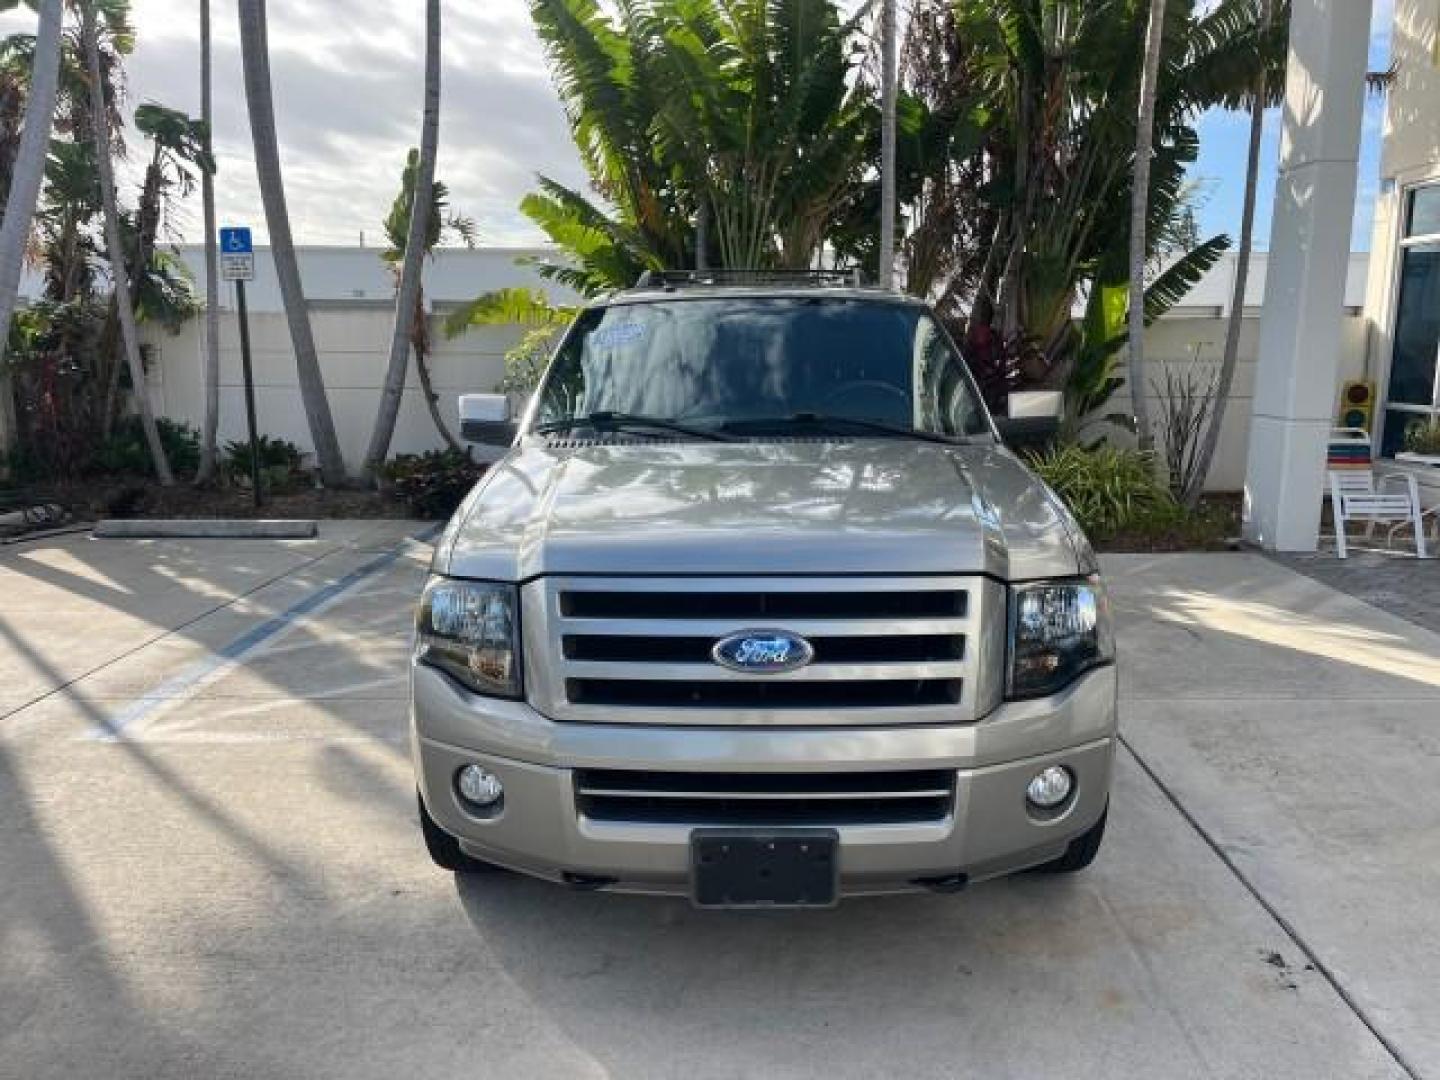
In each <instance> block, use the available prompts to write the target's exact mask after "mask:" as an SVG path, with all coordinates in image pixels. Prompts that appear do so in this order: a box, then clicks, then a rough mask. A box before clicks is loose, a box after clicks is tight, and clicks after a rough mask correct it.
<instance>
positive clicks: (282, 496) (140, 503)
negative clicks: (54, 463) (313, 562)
mask: <svg viewBox="0 0 1440 1080" xmlns="http://www.w3.org/2000/svg"><path fill="white" fill-rule="evenodd" d="M26 501H32V502H35V503H57V504H59V505H60V506H63V507H65V508H66V509H67V510H68V511H69V512H70V514H71V515H72V517H73V519H74V520H77V521H95V520H99V519H100V518H107V517H125V518H407V517H410V516H412V515H411V512H410V510H409V508H408V507H407V506H406V504H405V503H403V502H401V501H400V500H398V499H396V498H394V497H393V496H392V495H389V494H386V493H381V492H377V491H373V490H364V489H359V488H356V489H341V490H336V491H332V490H328V489H321V488H313V487H308V488H307V487H298V486H297V487H296V488H294V489H291V490H286V491H279V492H273V493H270V494H267V495H266V496H265V498H264V500H263V502H262V504H261V505H260V506H259V507H256V506H255V504H254V501H253V500H252V499H251V496H250V492H249V491H245V490H242V489H240V488H236V487H217V488H197V487H195V486H194V485H193V484H191V483H189V482H187V481H183V480H179V481H176V483H175V485H174V486H173V487H169V488H163V487H161V486H160V485H159V484H157V483H155V482H154V481H153V480H147V479H139V478H136V479H104V480H86V481H65V482H55V483H48V484H44V485H37V486H35V487H33V488H21V489H18V490H15V491H11V492H8V493H7V498H6V502H7V503H10V504H11V505H16V504H19V503H22V502H26Z"/></svg>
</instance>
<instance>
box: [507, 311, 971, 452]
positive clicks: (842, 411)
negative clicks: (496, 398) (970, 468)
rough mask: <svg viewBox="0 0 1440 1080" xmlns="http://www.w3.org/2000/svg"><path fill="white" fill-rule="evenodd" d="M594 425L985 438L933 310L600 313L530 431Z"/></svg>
mask: <svg viewBox="0 0 1440 1080" xmlns="http://www.w3.org/2000/svg"><path fill="white" fill-rule="evenodd" d="M595 414H600V415H601V416H605V415H606V414H613V415H615V416H626V417H645V418H652V419H663V420H666V421H670V422H674V423H683V424H686V425H688V426H690V427H691V428H697V429H715V430H723V429H727V428H731V429H734V430H737V431H743V432H744V433H745V434H762V433H763V431H762V429H764V428H766V427H767V426H768V425H769V424H770V423H772V422H773V423H774V424H775V426H776V427H777V428H783V427H784V426H785V425H786V424H793V423H805V424H809V425H815V424H822V425H824V424H827V423H833V424H835V425H836V428H837V430H838V429H839V428H840V427H846V433H847V434H852V435H865V434H876V433H879V432H880V429H881V428H883V427H893V428H897V429H900V430H899V431H898V432H895V433H894V434H904V433H906V432H909V431H920V432H928V433H931V434H933V435H946V436H958V437H963V436H969V435H988V434H989V433H990V423H989V420H988V418H987V416H986V414H985V410H984V407H983V406H982V405H981V404H980V400H979V397H978V395H977V394H976V393H975V388H974V385H973V384H972V382H971V380H970V376H969V373H968V372H967V371H966V369H965V363H964V361H963V360H962V359H961V357H960V355H959V353H958V352H957V351H956V350H955V348H954V346H953V345H952V344H951V343H950V339H949V337H948V336H947V335H946V334H945V333H944V331H943V330H942V329H941V328H940V325H939V324H938V323H937V322H936V321H935V319H934V318H933V317H932V316H931V315H930V314H929V313H928V312H927V311H926V310H925V309H924V308H922V307H920V306H918V305H911V304H896V303H889V302H876V301H866V300H845V299H836V298H810V297H801V298H755V299H752V298H734V297H731V298H726V299H705V300H665V301H657V302H654V303H644V304H617V305H615V306H611V307H602V308H592V309H590V310H588V311H586V312H584V313H583V314H582V315H581V316H580V318H579V320H578V321H577V322H576V324H575V326H574V328H573V329H572V330H571V331H570V333H569V334H568V335H566V338H565V341H564V343H563V344H562V345H561V347H560V350H559V352H558V353H557V354H556V357H555V362H554V363H553V364H552V365H551V367H550V370H549V372H548V373H547V375H546V377H545V380H544V382H543V383H542V385H541V387H540V390H539V394H538V403H537V406H536V414H535V417H534V422H533V426H534V427H537V428H542V429H543V428H544V427H545V426H546V425H556V426H566V425H568V424H572V423H573V422H574V421H576V420H578V419H582V418H584V417H586V416H592V415H595ZM846 420H849V421H854V422H857V423H855V424H852V425H849V426H847V425H845V423H844V422H845V421H846ZM860 421H866V422H870V423H871V424H873V425H875V426H873V427H871V428H867V429H862V428H860V427H859V426H858V422H860Z"/></svg>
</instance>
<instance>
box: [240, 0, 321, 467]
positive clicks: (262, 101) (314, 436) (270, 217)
mask: <svg viewBox="0 0 1440 1080" xmlns="http://www.w3.org/2000/svg"><path fill="white" fill-rule="evenodd" d="M238 7H239V14H240V58H241V62H242V64H243V66H244V70H245V102H246V105H247V107H248V109H249V112H250V137H251V139H252V140H253V141H254V144H255V171H256V174H257V176H258V179H259V182H260V199H261V201H262V202H263V203H264V204H265V223H266V226H267V228H268V230H269V233H270V254H271V256H272V257H273V258H274V260H275V276H276V277H277V278H278V279H279V281H280V295H281V298H282V299H283V300H284V302H285V319H286V321H287V322H288V323H289V325H290V342H291V345H292V346H293V347H294V349H295V368H296V372H297V374H298V376H299V381H300V397H301V400H302V401H303V403H304V406H305V419H306V421H307V422H308V424H309V426H310V438H311V441H312V442H314V444H315V457H316V459H317V460H318V462H319V465H320V475H321V477H322V478H323V479H324V481H325V483H326V484H328V485H330V486H332V487H338V486H342V485H343V484H344V483H345V461H344V459H343V458H342V457H341V454H340V443H339V441H338V440H337V439H336V437H335V421H334V419H333V418H332V417H331V415H330V402H329V400H328V399H327V398H326V396H325V381H324V379H323V378H322V377H321V374H320V360H319V357H318V356H317V355H316V352H315V336H314V334H313V333H312V331H311V329H310V313H309V310H308V309H307V308H306V304H305V289H304V286H303V285H302V284H301V282H300V266H299V263H298V262H297V261H296V259H295V241H294V238H293V237H292V235H291V233H290V212H289V210H288V209H287V208H286V205H285V184H284V180H283V178H282V177H281V173H280V143H279V139H278V137H277V135H276V133H275V101H274V97H273V95H272V92H271V85H270V55H269V40H268V31H267V27H266V20H265V0H239V3H238Z"/></svg>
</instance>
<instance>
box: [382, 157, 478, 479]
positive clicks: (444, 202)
mask: <svg viewBox="0 0 1440 1080" xmlns="http://www.w3.org/2000/svg"><path fill="white" fill-rule="evenodd" d="M420 158H421V154H420V151H418V150H414V149H412V150H411V151H410V153H409V155H408V156H407V158H406V161H405V171H404V173H402V174H401V177H400V193H399V194H398V195H396V196H395V202H394V203H393V204H392V205H391V207H390V213H389V214H388V215H386V218H385V238H386V240H388V241H389V244H390V246H389V247H387V248H386V249H385V250H384V251H383V252H381V253H380V258H381V259H383V260H384V261H385V262H386V263H387V264H389V266H390V269H391V271H392V272H393V273H394V275H395V294H396V303H397V305H398V304H401V303H403V302H404V301H403V300H401V299H400V294H401V292H402V290H403V289H404V287H405V280H404V272H405V268H406V267H408V266H410V265H411V259H412V256H413V255H414V253H415V252H416V251H418V252H419V256H420V259H421V260H423V259H425V258H426V257H428V256H429V255H430V254H431V253H432V252H433V251H434V250H435V248H436V247H438V246H439V245H440V243H441V241H443V240H444V239H445V235H446V234H447V233H453V234H454V235H455V236H456V237H457V238H458V239H459V240H460V242H461V243H463V244H465V245H466V246H467V247H474V246H475V223H474V222H473V221H471V220H470V219H469V218H467V217H465V216H464V215H463V214H457V213H450V212H449V199H450V192H449V189H447V188H446V187H445V185H444V184H442V183H440V181H438V180H433V179H432V180H431V182H430V188H429V192H430V197H429V198H428V199H426V198H418V199H417V197H416V193H417V192H418V191H420V190H421V188H420V185H419V179H420ZM432 175H433V174H432ZM416 218H423V219H424V220H425V222H426V227H425V232H424V233H423V234H421V235H419V236H416V235H415V228H414V223H415V220H416ZM411 280H413V281H414V282H415V289H414V292H413V296H412V297H411V300H410V305H409V315H410V317H409V319H408V320H406V321H407V322H408V324H409V327H410V336H409V338H408V340H407V341H406V342H405V346H406V348H405V352H407V353H408V352H410V351H413V352H414V353H415V374H416V377H417V378H418V379H419V380H420V396H421V397H422V398H424V400H425V407H426V409H428V410H429V412H430V419H431V421H432V422H433V423H434V424H435V430H436V431H438V432H439V433H440V438H442V439H443V440H444V441H445V445H447V446H448V447H449V448H450V449H451V450H454V451H456V452H457V453H462V452H463V451H464V448H463V447H462V446H461V445H460V443H459V441H458V440H457V439H456V438H455V436H454V435H452V434H451V432H450V429H449V427H447V426H446V424H445V418H444V417H443V416H442V415H441V414H440V399H439V397H438V396H437V395H436V393H435V388H434V387H433V386H432V385H431V383H430V362H429V357H430V321H429V319H428V318H426V315H425V289H424V283H423V282H422V281H421V272H420V268H419V267H416V268H415V272H414V276H413V278H412V279H411ZM399 320H400V314H399V312H398V311H397V313H396V321H397V322H398V321H399ZM403 356H404V353H402V357H403ZM400 374H401V376H402V377H403V376H404V374H405V369H404V367H403V366H402V367H401V369H400ZM396 403H397V404H398V403H399V398H398V396H397V398H396ZM382 405H383V403H382ZM377 421H378V418H377ZM394 423H395V418H394V416H393V415H392V416H391V417H390V425H391V429H392V431H393V428H394ZM387 442H388V439H387ZM384 460H385V456H384V451H383V450H382V451H381V452H380V454H379V456H377V457H376V459H375V461H374V464H373V466H372V468H373V469H375V470H378V469H379V468H380V466H381V465H382V464H383V463H384ZM372 475H373V472H372Z"/></svg>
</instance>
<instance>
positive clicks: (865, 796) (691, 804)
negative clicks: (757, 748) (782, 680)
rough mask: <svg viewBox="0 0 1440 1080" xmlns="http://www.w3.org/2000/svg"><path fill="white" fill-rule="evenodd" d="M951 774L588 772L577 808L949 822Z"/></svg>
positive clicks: (739, 817) (664, 818)
mask: <svg viewBox="0 0 1440 1080" xmlns="http://www.w3.org/2000/svg"><path fill="white" fill-rule="evenodd" d="M954 797H955V774H954V773H953V772H951V771H948V770H945V769H919V770H909V771H902V772H848V773H846V772H841V773H693V772H692V773H666V772H641V771H633V770H622V769H582V770H580V771H579V772H577V773H576V774H575V803H576V807H577V808H578V809H579V811H580V813H581V814H582V815H584V816H585V817H588V818H590V819H591V820H592V821H614V822H638V823H645V824H682V825H759V826H765V825H875V824H910V823H922V822H933V821H943V820H944V819H945V818H946V817H948V816H949V814H950V811H951V804H952V803H953V801H954Z"/></svg>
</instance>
